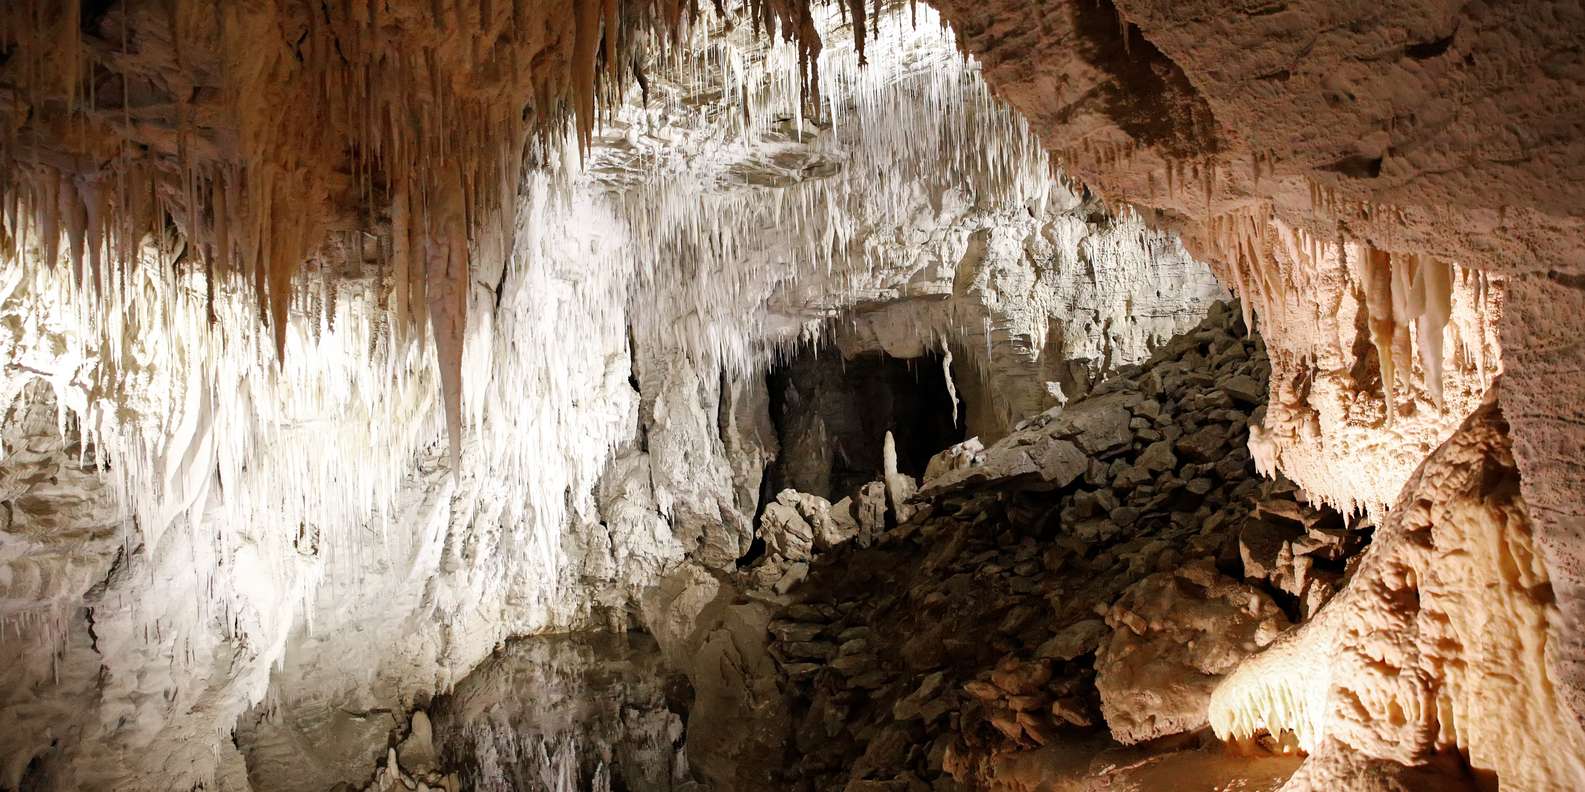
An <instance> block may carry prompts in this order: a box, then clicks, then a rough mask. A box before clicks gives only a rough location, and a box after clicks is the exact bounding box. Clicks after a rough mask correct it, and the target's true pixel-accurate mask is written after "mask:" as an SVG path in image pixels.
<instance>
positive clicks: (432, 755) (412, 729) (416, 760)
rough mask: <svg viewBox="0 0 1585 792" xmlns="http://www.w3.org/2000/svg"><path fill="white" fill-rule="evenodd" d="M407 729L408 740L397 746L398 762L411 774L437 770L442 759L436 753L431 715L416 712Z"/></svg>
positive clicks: (419, 711) (420, 711)
mask: <svg viewBox="0 0 1585 792" xmlns="http://www.w3.org/2000/svg"><path fill="white" fill-rule="evenodd" d="M407 728H408V734H407V738H406V739H404V740H402V743H401V744H400V745H398V746H396V759H397V761H399V762H400V763H401V765H402V767H403V768H404V769H406V770H408V771H409V772H427V771H429V770H433V769H435V767H436V766H437V764H438V763H439V760H440V757H439V754H437V753H436V752H435V736H434V730H433V728H432V727H431V726H430V723H429V713H427V712H424V711H423V710H415V711H414V712H413V717H412V719H411V720H410V721H408V724H407Z"/></svg>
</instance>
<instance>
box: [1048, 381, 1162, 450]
mask: <svg viewBox="0 0 1585 792" xmlns="http://www.w3.org/2000/svg"><path fill="white" fill-rule="evenodd" d="M1141 401H1143V399H1142V398H1140V396H1139V395H1138V394H1136V393H1111V394H1107V395H1104V396H1096V397H1092V398H1089V399H1085V400H1084V401H1081V402H1078V403H1076V404H1072V405H1069V406H1068V407H1066V408H1064V409H1063V410H1062V412H1061V413H1059V414H1058V415H1057V418H1056V420H1055V421H1054V422H1053V426H1054V427H1055V429H1056V430H1057V432H1058V433H1059V434H1060V435H1061V436H1063V437H1067V438H1069V439H1072V440H1073V441H1074V442H1075V443H1077V444H1078V445H1079V447H1080V448H1082V449H1083V450H1084V451H1085V452H1086V453H1089V454H1092V455H1099V454H1104V453H1106V452H1109V451H1113V450H1115V449H1119V448H1122V447H1124V446H1126V445H1128V444H1129V443H1130V442H1132V441H1133V432H1132V430H1130V429H1129V428H1128V422H1129V421H1130V420H1131V419H1132V418H1133V417H1134V416H1133V413H1132V412H1131V411H1130V410H1131V408H1132V407H1133V406H1134V405H1137V404H1139V403H1140V402H1141Z"/></svg>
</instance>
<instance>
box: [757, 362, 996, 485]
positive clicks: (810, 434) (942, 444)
mask: <svg viewBox="0 0 1585 792" xmlns="http://www.w3.org/2000/svg"><path fill="white" fill-rule="evenodd" d="M946 371H947V367H946V366H945V365H944V362H943V359H942V356H941V354H940V353H938V352H927V353H925V354H924V355H922V356H920V357H916V358H896V357H892V356H890V355H887V354H885V353H883V352H865V353H862V354H858V355H854V356H852V357H845V356H844V355H843V354H842V353H841V352H840V351H839V350H838V349H836V348H834V347H824V348H804V349H801V350H799V351H798V352H797V353H796V354H794V355H793V356H791V357H790V358H787V359H785V360H784V361H782V362H781V363H780V364H779V365H777V366H775V367H774V368H772V370H771V371H770V372H769V374H768V375H767V376H768V381H769V383H768V384H769V388H770V412H771V420H772V422H773V423H774V425H775V427H776V434H777V438H778V440H779V441H780V444H781V453H780V454H779V455H778V457H777V459H776V461H775V463H774V464H772V466H771V468H770V470H768V471H767V473H766V476H765V482H766V489H767V491H768V495H769V497H771V498H774V497H775V493H777V492H780V491H782V490H783V489H788V488H791V489H796V490H798V491H800V492H807V493H812V494H815V495H819V496H821V497H824V498H827V499H829V500H833V501H834V500H837V499H840V498H842V497H843V496H845V495H850V494H852V493H853V492H855V491H856V490H857V489H858V488H859V487H861V486H863V485H864V484H866V483H868V482H871V481H875V480H878V479H880V478H881V473H882V469H883V466H884V459H883V454H884V446H885V438H886V433H887V432H888V431H890V432H891V433H892V437H893V440H894V442H895V445H896V449H897V469H898V470H899V471H900V472H903V473H906V474H908V475H910V476H913V477H915V478H919V477H921V476H923V475H924V472H925V467H926V465H928V464H929V462H930V457H932V456H934V455H935V454H936V453H937V452H939V451H941V450H942V449H943V448H946V447H948V446H950V445H953V444H954V443H959V442H962V441H963V440H964V439H965V438H964V421H963V420H962V416H963V415H965V414H966V411H967V408H966V406H965V405H963V404H962V403H961V401H960V400H959V397H958V396H957V395H955V394H956V393H958V392H959V391H958V390H957V389H956V388H949V387H948V383H947V374H946V373H945V372H946Z"/></svg>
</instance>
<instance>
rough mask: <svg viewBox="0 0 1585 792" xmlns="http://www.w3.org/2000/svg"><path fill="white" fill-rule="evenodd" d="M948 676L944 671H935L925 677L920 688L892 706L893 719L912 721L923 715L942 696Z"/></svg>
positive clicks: (920, 683)
mask: <svg viewBox="0 0 1585 792" xmlns="http://www.w3.org/2000/svg"><path fill="white" fill-rule="evenodd" d="M946 680H947V675H946V672H944V671H933V672H931V673H929V674H926V675H925V678H924V679H923V680H921V681H920V682H919V687H917V688H914V691H913V692H912V693H909V694H908V695H907V696H904V697H903V698H900V699H898V700H897V703H896V704H895V705H893V706H892V717H893V718H896V719H897V720H912V719H914V718H918V717H920V716H921V715H922V714H923V710H924V707H925V705H926V704H928V703H930V702H931V701H932V700H934V699H936V698H937V697H938V696H940V695H941V693H942V691H943V690H944V689H945V688H946Z"/></svg>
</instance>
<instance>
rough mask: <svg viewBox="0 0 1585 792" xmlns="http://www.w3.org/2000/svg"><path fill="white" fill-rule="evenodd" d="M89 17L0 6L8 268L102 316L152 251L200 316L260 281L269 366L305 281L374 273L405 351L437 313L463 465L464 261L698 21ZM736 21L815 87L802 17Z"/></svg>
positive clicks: (356, 1) (286, 10)
mask: <svg viewBox="0 0 1585 792" xmlns="http://www.w3.org/2000/svg"><path fill="white" fill-rule="evenodd" d="M95 5H98V6H100V7H99V8H97V9H95V8H94V5H85V4H80V3H76V2H70V3H60V2H56V1H55V0H17V2H13V3H8V4H7V6H6V8H5V9H4V10H0V47H3V48H4V49H5V50H6V51H7V52H8V53H9V57H8V58H7V60H6V61H5V62H4V64H0V93H3V95H4V101H3V102H0V205H3V208H4V216H5V228H4V230H5V238H4V240H3V242H4V246H5V251H6V254H7V256H8V257H10V258H12V259H13V260H17V261H21V262H23V263H24V264H29V265H31V264H34V263H36V262H38V261H40V260H42V262H43V263H44V264H45V265H47V266H54V264H55V263H56V262H57V260H58V258H59V257H60V256H61V255H62V254H64V255H65V256H67V257H68V258H69V259H70V261H71V266H72V267H73V272H74V276H75V277H74V280H75V282H76V283H77V284H78V287H79V290H80V291H84V292H88V293H90V294H92V295H93V296H95V297H96V298H97V302H96V304H98V305H103V306H109V305H112V304H115V303H116V302H117V301H118V300H121V301H123V302H124V299H125V298H124V295H123V291H124V289H125V288H126V286H127V284H128V283H130V282H131V281H130V280H129V279H128V268H131V267H136V266H139V262H140V256H141V251H142V250H143V249H144V246H145V243H146V241H147V240H148V239H149V237H150V236H151V235H152V236H154V237H156V238H157V239H159V240H161V241H162V242H163V244H162V245H161V246H160V247H161V249H162V250H164V251H165V252H166V254H167V255H166V260H167V262H168V263H171V264H174V265H177V266H185V267H197V268H202V270H203V271H204V272H205V274H206V276H207V277H206V278H205V281H206V283H207V284H208V286H207V288H208V289H209V292H210V300H211V303H212V302H213V294H214V289H215V287H216V284H217V282H218V283H225V282H226V281H227V279H238V280H241V281H242V282H244V283H246V284H248V285H250V286H251V289H252V291H253V293H254V294H255V295H256V297H257V305H258V313H259V318H260V320H261V321H264V322H266V323H267V324H268V325H269V327H270V328H271V330H272V331H273V335H274V340H275V345H276V353H277V355H278V356H279V357H284V353H285V339H286V329H285V325H286V318H287V314H288V311H289V309H290V307H291V306H292V303H293V300H294V298H295V297H296V296H297V295H298V294H299V292H298V291H297V290H296V289H294V278H295V277H296V276H298V275H299V274H300V273H301V272H303V271H304V270H305V267H307V266H309V265H310V264H317V265H318V266H320V267H321V268H323V269H325V270H326V273H327V274H326V277H330V274H329V270H330V268H331V267H332V266H333V265H339V266H345V267H351V268H353V269H354V270H355V272H354V273H353V274H358V275H364V276H371V277H377V278H378V279H379V280H380V281H381V283H382V286H383V288H382V289H381V290H380V291H381V293H382V294H383V295H385V300H386V306H387V308H388V320H389V323H390V329H391V336H392V338H393V340H394V341H396V342H397V343H407V342H409V341H411V340H413V339H419V338H422V337H423V333H424V328H423V320H424V319H425V318H428V320H429V323H430V325H431V330H432V332H433V337H434V343H435V351H436V354H437V358H438V360H439V362H440V370H441V377H442V381H443V386H444V390H445V397H446V407H447V422H448V428H449V430H450V432H451V437H452V443H453V453H454V454H455V453H456V446H457V442H458V435H459V431H460V389H461V374H460V366H461V353H462V336H463V331H464V328H465V326H466V306H467V297H466V295H467V288H468V275H469V272H470V266H471V265H470V256H490V257H501V258H504V257H505V256H506V255H507V252H508V245H509V244H510V233H511V229H512V219H513V218H512V211H511V210H512V208H513V207H514V205H515V199H516V196H517V190H518V185H519V183H520V179H521V175H522V170H523V167H524V165H525V162H526V161H527V160H528V158H530V157H532V156H533V152H534V151H535V149H536V145H540V144H545V143H548V142H551V141H559V138H560V137H561V136H562V135H565V134H566V132H567V130H568V127H569V121H570V122H572V126H573V127H574V128H575V129H576V133H577V139H578V142H579V144H580V147H581V148H582V149H585V150H586V149H587V148H588V146H589V145H590V143H591V137H592V130H593V129H594V127H595V124H596V120H597V112H599V109H600V108H606V107H611V106H614V105H616V104H618V103H620V100H621V96H622V94H623V92H624V91H625V90H626V88H627V84H628V82H629V81H630V80H633V79H635V78H637V79H640V80H642V70H643V63H644V57H645V52H646V50H647V49H648V48H649V47H650V46H655V45H660V44H664V43H665V42H667V41H671V42H675V41H677V40H678V37H679V36H680V35H681V32H682V31H684V30H685V29H687V28H688V27H689V26H690V25H691V24H693V22H694V21H695V20H696V19H697V18H698V16H699V14H700V11H699V8H698V6H697V4H696V3H695V4H688V3H684V2H682V0H551V1H550V2H530V0H436V1H435V2H432V3H421V4H420V3H406V2H394V1H392V0H343V1H342V2H332V3H319V2H308V1H307V0H268V1H267V2H261V3H247V4H235V3H220V4H216V3H200V2H188V1H187V0H176V1H175V2H171V3H152V2H148V3H145V2H137V0H126V1H125V2H120V3H114V4H95ZM88 9H94V10H88ZM717 10H718V12H720V13H723V14H724V13H726V12H725V10H724V9H721V8H719V3H718V8H717ZM746 10H747V13H748V14H749V15H750V16H751V17H752V19H753V20H754V23H755V27H756V29H757V30H764V31H768V32H771V33H773V34H774V33H780V34H781V35H782V36H784V37H786V38H789V39H794V40H796V41H798V42H799V49H800V53H801V58H800V59H801V60H802V61H804V62H806V63H807V64H809V65H808V67H807V68H808V70H809V71H810V73H812V69H813V66H812V64H813V59H812V56H813V55H815V54H818V52H819V39H818V36H817V35H816V33H815V28H814V25H813V22H812V19H811V15H810V12H809V9H808V7H807V6H806V5H805V4H804V3H803V2H801V0H751V1H750V2H749V4H748V7H747V9H746ZM811 84H812V83H811ZM332 249H339V250H340V251H343V252H345V251H349V250H350V251H354V253H353V255H351V256H346V255H339V256H332V255H327V254H326V251H329V250H332ZM333 259H335V260H333ZM343 259H350V260H343ZM120 307H121V308H123V309H124V308H125V305H121V306H120ZM107 310H108V308H107ZM106 316H107V317H108V316H109V314H106Z"/></svg>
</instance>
